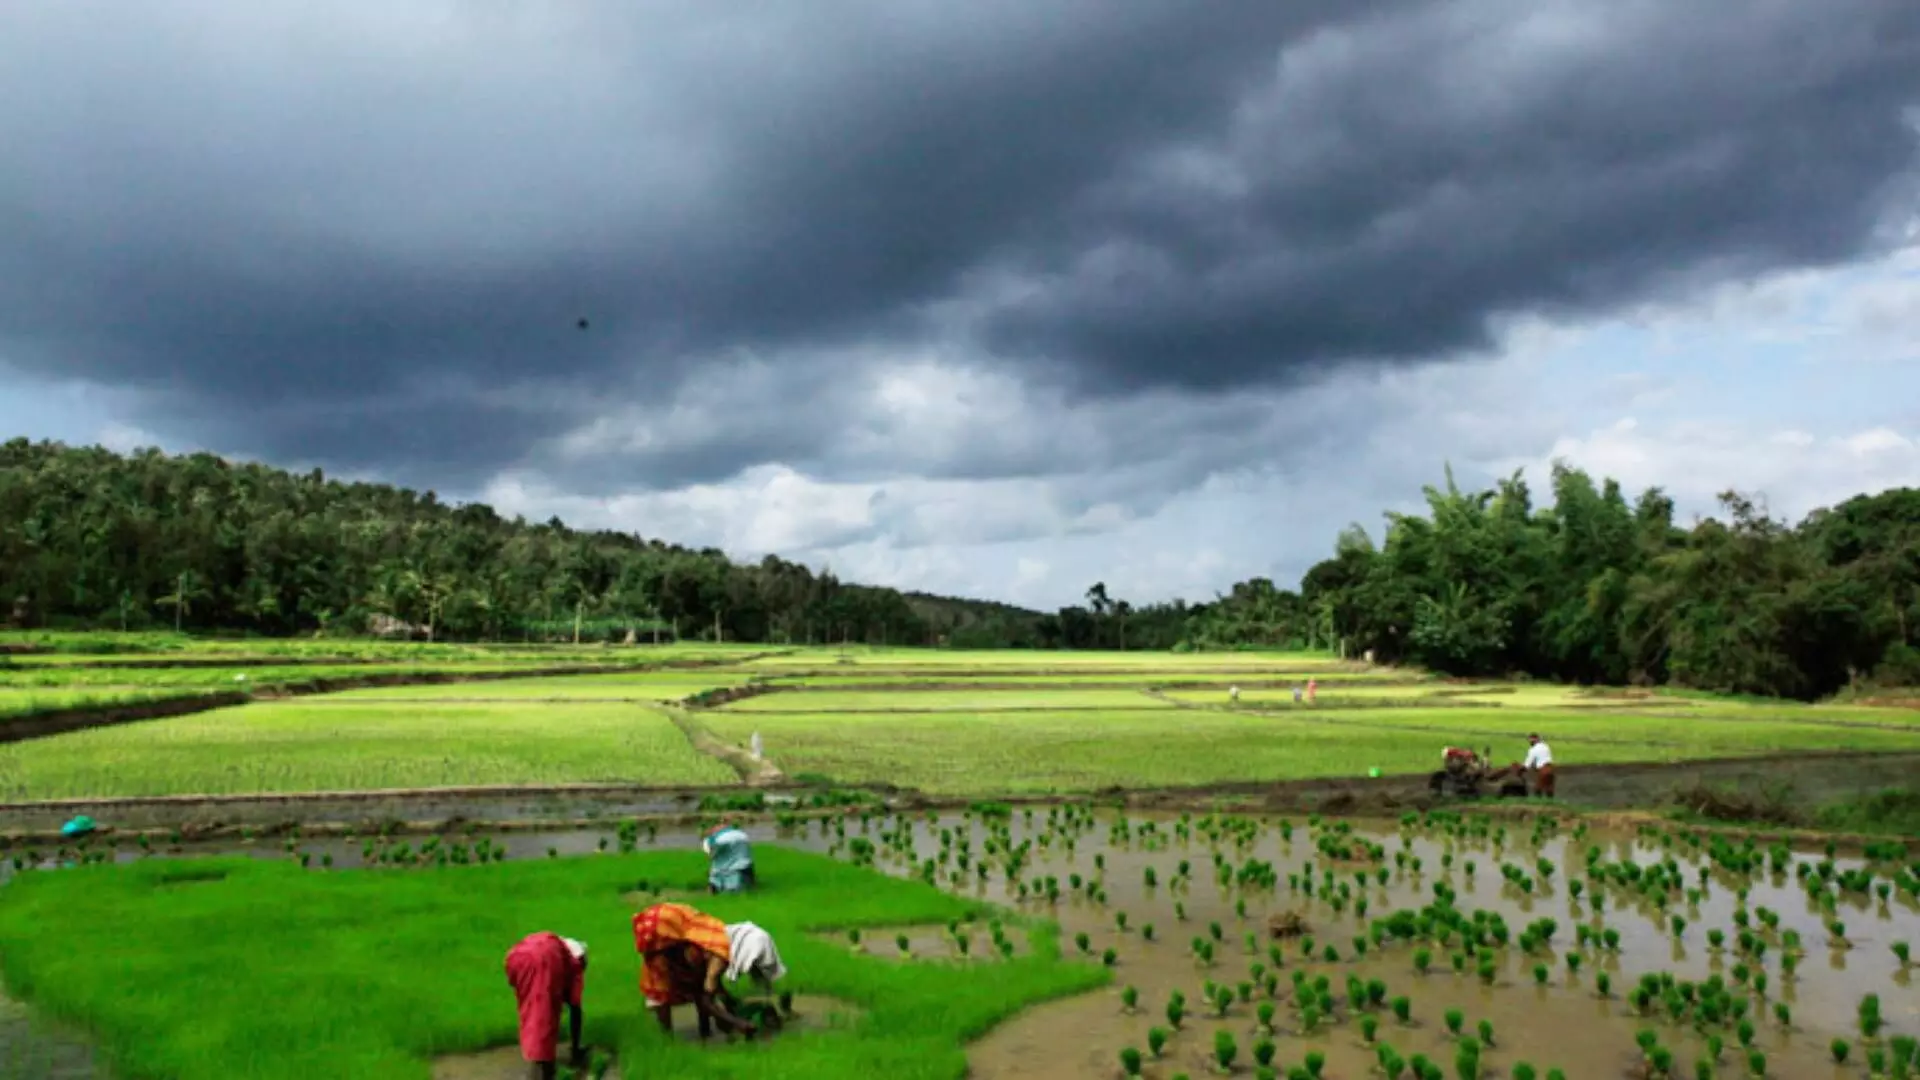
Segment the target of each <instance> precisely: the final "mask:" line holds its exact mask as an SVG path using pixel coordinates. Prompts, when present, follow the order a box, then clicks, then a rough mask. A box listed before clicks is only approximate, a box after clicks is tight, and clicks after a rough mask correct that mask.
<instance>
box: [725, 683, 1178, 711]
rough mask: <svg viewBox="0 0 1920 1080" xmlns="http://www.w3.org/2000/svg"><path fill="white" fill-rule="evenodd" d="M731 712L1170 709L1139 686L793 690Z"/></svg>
mask: <svg viewBox="0 0 1920 1080" xmlns="http://www.w3.org/2000/svg"><path fill="white" fill-rule="evenodd" d="M725 708H726V709H727V711H730V712H802V713H825V712H867V711H882V712H887V711H900V712H949V711H961V712H995V711H999V710H1004V709H1057V710H1058V709H1170V708H1173V706H1171V705H1169V704H1167V703H1166V702H1164V701H1155V700H1154V699H1153V698H1150V697H1148V696H1146V695H1145V694H1142V693H1140V692H1139V691H1137V690H1080V689H1069V688H1062V689H1051V688H1036V689H1033V690H920V691H912V692H893V693H890V692H887V691H846V692H842V691H832V690H791V691H782V692H777V693H771V694H761V695H759V696H757V697H749V698H742V699H740V700H739V701H735V702H732V703H730V704H728V705H727V706H725Z"/></svg>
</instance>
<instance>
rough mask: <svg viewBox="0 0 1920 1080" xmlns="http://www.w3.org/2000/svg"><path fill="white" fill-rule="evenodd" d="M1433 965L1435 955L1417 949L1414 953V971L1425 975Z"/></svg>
mask: <svg viewBox="0 0 1920 1080" xmlns="http://www.w3.org/2000/svg"><path fill="white" fill-rule="evenodd" d="M1432 965H1433V953H1432V952H1431V951H1429V950H1427V949H1415V950H1414V951H1413V970H1415V971H1417V972H1419V973H1420V974H1422V975H1425V974H1426V973H1427V969H1428V968H1429V967H1431V966H1432Z"/></svg>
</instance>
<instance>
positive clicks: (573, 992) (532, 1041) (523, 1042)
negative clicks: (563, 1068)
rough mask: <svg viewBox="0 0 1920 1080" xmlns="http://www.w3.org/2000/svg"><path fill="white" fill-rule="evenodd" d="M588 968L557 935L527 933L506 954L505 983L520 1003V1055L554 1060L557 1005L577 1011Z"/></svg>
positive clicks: (555, 1056)
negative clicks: (571, 1007) (570, 1006)
mask: <svg viewBox="0 0 1920 1080" xmlns="http://www.w3.org/2000/svg"><path fill="white" fill-rule="evenodd" d="M586 974H587V965H586V962H585V961H584V960H577V959H575V958H574V955H573V950H571V949H569V948H567V943H566V942H565V941H562V940H561V939H560V935H558V934H550V933H546V932H544V931H543V932H541V933H538V934H528V935H527V936H526V937H524V938H522V939H521V940H520V943H519V944H518V945H515V946H514V947H513V948H511V949H509V950H508V951H507V983H508V984H509V985H510V986H512V987H513V996H514V998H515V999H516V1000H517V1001H518V1002H519V1004H520V1056H522V1057H524V1058H525V1059H527V1060H528V1061H553V1060H555V1059H556V1058H557V1057H558V1053H557V1051H558V1048H559V1044H560V1006H561V1005H562V1004H567V1005H572V1006H574V1007H575V1008H578V1007H579V1005H580V995H581V993H582V992H583V991H584V990H585V989H586V986H585V984H586Z"/></svg>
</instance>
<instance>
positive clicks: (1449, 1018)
mask: <svg viewBox="0 0 1920 1080" xmlns="http://www.w3.org/2000/svg"><path fill="white" fill-rule="evenodd" d="M1441 1015H1442V1018H1443V1019H1444V1020H1445V1021H1446V1024H1447V1033H1448V1034H1450V1035H1458V1034H1460V1027H1461V1025H1462V1024H1465V1023H1466V1022H1467V1014H1466V1013H1463V1012H1461V1011H1460V1010H1459V1009H1448V1010H1447V1011H1446V1012H1445V1013H1443V1014H1441Z"/></svg>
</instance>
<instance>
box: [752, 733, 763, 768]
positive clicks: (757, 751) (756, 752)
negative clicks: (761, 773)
mask: <svg viewBox="0 0 1920 1080" xmlns="http://www.w3.org/2000/svg"><path fill="white" fill-rule="evenodd" d="M751 745H752V747H753V759H754V760H755V761H759V760H760V759H761V758H764V757H766V756H767V755H766V746H765V745H763V744H762V743H761V742H760V733H759V732H757V731H756V732H754V733H753V742H752V743H751Z"/></svg>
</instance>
